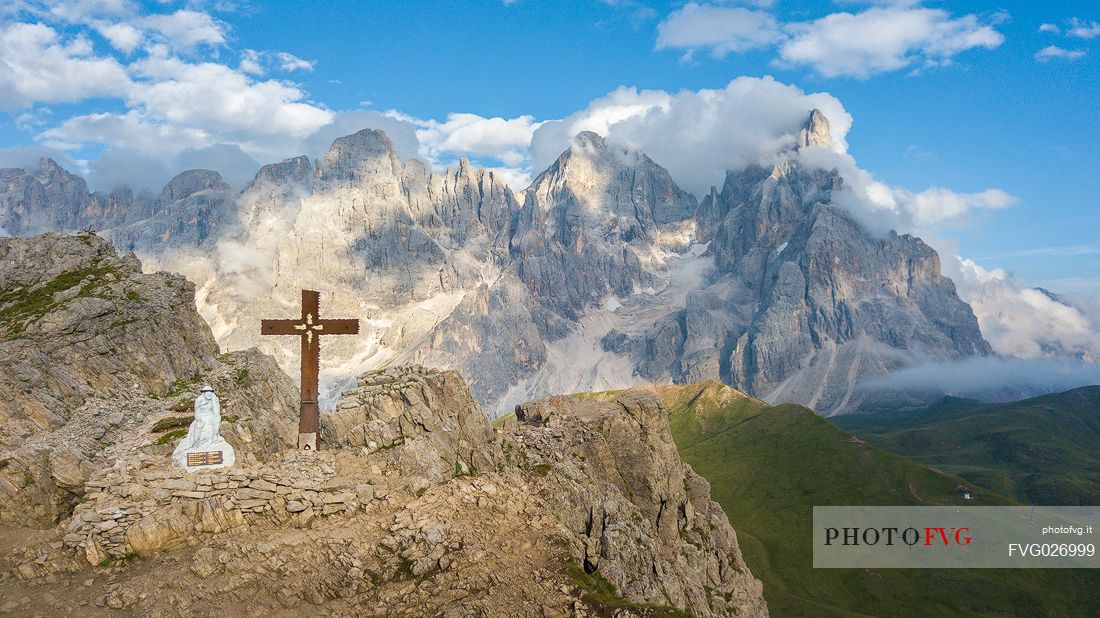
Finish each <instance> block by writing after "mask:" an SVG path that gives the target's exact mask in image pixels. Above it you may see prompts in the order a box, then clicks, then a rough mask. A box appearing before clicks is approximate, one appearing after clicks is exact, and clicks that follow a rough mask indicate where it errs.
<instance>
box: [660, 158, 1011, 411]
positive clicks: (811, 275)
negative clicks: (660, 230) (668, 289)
mask: <svg viewBox="0 0 1100 618" xmlns="http://www.w3.org/2000/svg"><path fill="white" fill-rule="evenodd" d="M746 177H747V178H748V179H749V181H748V182H745V180H746ZM841 186H842V182H841V179H840V178H839V176H838V175H836V174H835V173H834V172H821V171H813V170H805V169H802V168H800V167H799V166H798V165H797V164H795V163H793V162H784V163H780V164H777V165H775V166H774V167H773V168H772V169H770V170H767V169H764V168H751V169H749V170H747V171H745V172H743V173H742V175H741V176H740V177H733V175H732V174H731V175H730V176H729V177H727V182H726V185H725V187H724V188H723V190H722V192H721V193H718V194H714V195H711V196H708V197H707V200H705V202H704V208H703V209H702V211H703V212H707V213H711V216H712V217H713V219H712V220H711V222H709V223H706V222H701V224H700V226H701V227H704V228H708V229H713V230H715V231H714V235H713V237H712V238H711V244H710V248H709V251H710V253H711V254H712V255H713V257H714V262H715V271H714V275H713V280H712V281H711V283H710V285H709V286H707V288H705V289H703V290H700V291H698V292H695V293H694V294H692V295H691V296H689V298H688V302H687V306H686V308H685V309H684V310H683V311H682V312H680V313H678V314H676V315H674V316H672V317H671V318H670V319H668V320H667V321H666V322H664V323H663V324H661V325H659V326H658V327H656V328H655V329H654V330H653V331H651V334H650V335H649V337H648V338H647V343H646V349H645V352H644V360H643V364H642V365H641V366H642V367H643V368H644V369H645V370H648V371H647V374H646V375H647V376H649V377H650V378H651V379H660V378H664V379H668V378H672V379H674V380H676V381H691V380H697V379H701V378H704V377H709V376H713V375H715V374H717V375H718V376H719V377H720V378H721V379H722V380H723V381H725V382H727V383H728V384H732V385H734V386H735V387H738V388H741V389H743V390H746V391H748V392H751V393H756V394H758V395H761V396H764V397H765V398H766V399H769V400H772V401H799V402H802V403H805V404H807V405H809V406H811V407H814V408H816V409H819V410H822V411H825V412H830V411H843V410H845V409H849V408H850V407H853V406H854V404H855V403H856V401H857V399H858V397H859V396H860V395H859V394H858V392H857V389H856V384H855V382H856V379H857V378H867V377H871V376H875V375H881V374H883V373H886V372H888V371H889V370H892V369H895V368H897V367H900V366H902V365H904V364H906V363H909V362H912V361H913V360H916V359H922V358H939V359H956V358H963V357H968V356H975V355H988V354H990V353H991V350H990V347H989V344H988V343H986V341H985V340H984V339H983V338H982V336H981V333H980V331H979V329H978V324H977V320H976V319H975V317H974V314H973V312H972V311H971V309H970V307H969V306H968V305H967V304H966V303H964V302H963V301H962V300H960V299H959V298H958V296H957V295H956V292H955V286H954V284H953V283H952V282H951V281H950V280H949V279H947V278H945V277H943V276H942V275H941V272H940V262H939V256H938V255H937V254H936V252H935V251H933V250H932V249H931V248H930V247H928V246H927V245H926V244H924V243H923V242H922V241H921V240H920V239H919V238H916V237H913V236H910V235H908V234H906V235H901V236H899V235H897V234H895V233H893V232H891V233H889V234H887V235H886V236H885V237H881V238H880V237H876V236H873V235H872V234H870V233H868V232H867V231H865V230H864V229H863V227H862V226H861V225H860V224H859V223H857V222H856V221H855V220H853V219H852V218H851V216H850V215H849V214H848V213H847V211H845V210H843V209H841V208H839V207H837V206H834V205H832V193H833V192H834V191H838V190H840V187H841ZM853 398H856V399H853Z"/></svg>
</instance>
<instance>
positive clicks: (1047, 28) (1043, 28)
mask: <svg viewBox="0 0 1100 618" xmlns="http://www.w3.org/2000/svg"><path fill="white" fill-rule="evenodd" d="M1061 31H1062V30H1061V29H1060V28H1059V27H1058V26H1055V25H1054V24H1039V32H1053V33H1054V34H1058V33H1059V32H1061Z"/></svg>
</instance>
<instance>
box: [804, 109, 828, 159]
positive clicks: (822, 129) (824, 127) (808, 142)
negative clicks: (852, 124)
mask: <svg viewBox="0 0 1100 618" xmlns="http://www.w3.org/2000/svg"><path fill="white" fill-rule="evenodd" d="M809 146H820V147H822V148H832V147H833V136H832V135H831V134H830V133H829V119H828V118H826V117H825V114H823V113H821V110H819V109H814V110H812V111H811V112H810V118H809V120H807V121H806V126H805V127H804V128H803V129H802V130H801V131H800V132H799V133H798V148H799V150H801V149H803V148H807V147H809Z"/></svg>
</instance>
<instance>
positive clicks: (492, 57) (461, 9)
mask: <svg viewBox="0 0 1100 618" xmlns="http://www.w3.org/2000/svg"><path fill="white" fill-rule="evenodd" d="M9 4H10V3H9ZM0 19H2V20H3V22H2V23H3V32H4V35H3V36H4V38H3V39H2V42H0V164H5V165H25V164H27V163H29V160H30V159H31V158H32V157H34V156H37V155H38V154H41V153H42V152H49V153H53V154H56V156H58V157H60V158H66V157H67V158H68V163H69V165H71V166H72V167H73V168H75V169H79V170H81V171H85V172H87V173H88V174H89V180H90V181H91V182H92V183H93V185H94V184H97V181H98V184H102V183H106V182H107V181H108V180H111V181H113V180H118V179H126V180H130V181H131V182H136V183H140V182H141V177H147V178H150V179H154V178H155V179H156V182H160V181H161V177H162V176H164V175H166V174H170V173H172V172H175V171H178V168H180V167H181V166H183V165H186V164H198V165H203V164H205V165H209V166H215V164H222V165H224V166H225V167H226V168H233V167H234V166H237V167H239V168H241V169H242V171H241V175H242V177H243V176H246V172H245V170H246V169H247V168H249V167H250V166H251V165H254V164H255V163H256V162H259V163H266V162H269V161H270V160H273V159H274V158H280V157H281V156H289V155H291V154H295V153H296V152H298V151H301V152H308V153H309V154H314V155H315V154H316V152H315V151H316V150H317V149H318V148H320V147H321V146H319V145H318V144H323V143H324V142H326V141H328V140H331V138H332V137H335V136H336V135H338V134H340V133H347V132H351V131H353V130H355V129H356V128H361V127H360V126H357V123H358V124H363V125H364V126H365V125H366V124H377V125H378V126H380V127H381V128H386V129H387V130H388V131H390V132H393V133H400V132H401V131H403V130H404V131H405V132H406V133H407V135H405V137H404V138H401V137H400V136H398V135H395V141H398V142H399V146H401V145H402V144H405V152H403V154H404V155H405V156H410V155H414V154H415V155H419V156H422V157H424V158H428V159H430V160H432V161H433V162H434V163H436V164H440V165H442V164H446V163H447V162H449V161H453V159H454V158H455V157H457V156H462V155H465V156H471V157H472V158H474V159H476V160H478V161H479V162H481V163H484V164H486V165H490V166H495V167H498V168H501V169H502V170H504V169H510V170H512V171H514V172H515V174H514V175H513V176H512V177H513V178H518V179H522V178H523V177H524V176H523V175H524V174H527V175H529V174H530V173H532V172H534V173H537V172H538V171H539V170H538V169H534V167H533V166H534V164H535V162H536V161H538V160H540V159H539V157H538V156H536V155H532V154H531V153H530V152H529V151H528V149H527V143H528V142H529V141H530V138H531V134H532V131H533V130H534V127H537V126H538V123H540V122H542V121H549V120H556V119H562V118H567V117H570V116H571V115H575V114H577V113H578V112H580V111H581V110H584V109H585V108H586V107H587V106H589V105H590V103H591V102H593V101H598V100H601V99H602V98H604V97H606V96H607V95H608V94H609V93H611V92H612V91H615V90H616V89H617V88H619V87H621V86H628V87H636V88H638V89H641V90H657V91H664V92H665V93H669V94H670V95H675V94H676V93H679V92H681V91H688V92H694V91H699V90H721V89H723V88H725V87H726V85H727V84H729V83H730V81H731V80H733V79H735V78H737V77H739V76H753V77H761V76H766V75H770V76H772V77H774V78H775V80H776V81H778V82H781V83H782V84H789V85H792V86H793V87H795V88H797V89H799V90H801V91H803V92H805V93H818V92H821V93H828V94H829V95H832V97H835V98H836V99H838V100H839V102H840V103H841V104H842V105H843V109H844V110H846V112H847V113H848V114H850V116H851V118H852V125H851V129H850V130H849V131H848V133H847V135H846V141H847V145H848V148H847V152H848V154H850V155H851V156H852V157H853V158H854V159H855V161H857V162H858V165H859V167H860V168H862V169H863V170H866V171H868V172H870V174H873V176H874V178H875V179H876V180H877V181H881V182H882V183H884V184H886V185H888V186H890V187H895V188H898V189H900V190H902V191H907V192H910V193H912V194H917V195H921V192H923V191H925V190H926V189H929V188H930V187H938V188H946V189H949V190H950V191H952V192H955V193H957V194H960V195H964V196H966V195H977V194H979V193H980V192H983V191H986V190H989V189H995V190H998V191H1002V192H1004V193H1005V194H1007V195H1010V196H1012V197H1013V198H1015V199H1014V200H1007V201H1003V202H1002V201H998V202H997V203H996V204H994V206H996V207H992V206H990V207H985V206H981V205H978V206H974V205H973V203H972V202H973V200H971V201H970V202H966V205H965V206H964V207H963V210H964V212H961V213H960V214H958V215H957V216H951V217H947V218H944V219H942V220H937V221H934V222H929V224H928V225H926V226H925V227H923V228H922V229H925V230H926V232H927V233H928V234H929V235H932V236H935V237H936V238H938V239H940V240H941V242H942V241H953V242H954V243H956V245H955V246H957V250H958V252H959V253H960V254H961V255H963V256H966V257H970V258H974V259H975V260H976V261H977V262H979V263H980V264H982V265H983V266H985V267H986V268H993V267H1001V268H1005V269H1008V270H1009V271H1011V272H1013V273H1015V274H1017V275H1018V276H1020V277H1021V278H1023V279H1026V280H1027V281H1029V282H1031V283H1034V284H1038V285H1044V286H1047V287H1050V288H1052V289H1054V290H1055V291H1061V292H1069V293H1074V294H1077V295H1082V296H1085V295H1091V294H1095V293H1097V292H1100V275H1098V274H1097V273H1100V238H1098V236H1097V234H1096V230H1097V229H1098V227H1100V212H1098V210H1097V208H1096V206H1097V201H1098V198H1097V196H1100V155H1098V153H1097V146H1096V144H1097V142H1098V140H1100V113H1097V112H1096V109H1095V105H1094V103H1095V96H1096V92H1097V91H1098V86H1100V69H1098V65H1097V59H1098V58H1100V26H1098V25H1097V24H1096V22H1097V21H1098V20H1100V10H1098V7H1096V5H1095V4H1093V3H1089V2H1079V3H1033V2H1007V3H1001V4H988V3H976V2H926V3H923V4H921V3H913V2H902V3H874V2H856V1H850V0H841V1H837V2H817V3H805V2H797V3H796V2H787V1H784V0H775V1H774V2H768V1H757V2H739V3H738V2H709V3H706V2H699V3H683V2H672V3H658V2H643V1H641V0H638V1H633V0H608V1H599V0H592V1H578V2H573V3H568V4H567V3H562V2H549V1H546V0H516V1H514V2H508V3H504V2H500V1H499V0H497V1H490V0H487V1H485V2H416V3H412V2H403V3H389V2H386V3H382V2H326V3H306V2H277V3H274V2H273V3H259V2H255V3H242V2H230V1H211V2H190V3H187V2H148V3H131V2H128V1H126V0H77V1H72V2H51V1H31V2H16V3H14V4H11V6H9V7H8V8H6V9H0ZM892 46H893V47H892ZM895 48H896V50H897V51H896V53H892V52H890V50H891V49H895ZM1044 50H1045V51H1044ZM5 66H6V67H7V69H6V70H5ZM211 84H216V88H217V89H219V91H220V92H221V93H223V94H220V95H218V96H212V95H211V92H210V91H209V90H205V89H204V88H210V87H211ZM386 113H389V116H383V114H386ZM456 113H466V114H473V115H476V117H461V118H460V120H461V122H453V123H448V120H449V116H450V115H451V114H456ZM478 119H480V120H478ZM490 119H498V121H497V122H495V123H494V122H488V120H490ZM396 123H404V124H400V126H399V125H398V124H396ZM326 127H327V128H326ZM463 127H464V128H463ZM345 129H346V130H345ZM401 139H404V141H403V142H401V141H400V140H401ZM295 149H297V150H295ZM721 156H722V152H721V151H720V150H719V151H715V153H714V157H715V158H720V157H721ZM101 157H102V158H101ZM24 160H26V161H24ZM662 163H663V162H662ZM669 167H670V169H672V166H669ZM97 174H98V176H97ZM127 175H129V176H138V178H130V177H128V176H127ZM230 175H231V174H230V173H229V172H227V176H230ZM149 182H150V184H154V181H153V180H149ZM516 182H520V181H519V180H517V181H516ZM713 182H714V183H715V184H718V183H720V182H721V178H715V179H714V181H713ZM696 192H698V191H696ZM926 195H931V194H926ZM964 201H965V200H964ZM1008 201H1011V203H1010V204H1009V203H1008ZM944 246H950V245H947V244H941V250H942V247H944Z"/></svg>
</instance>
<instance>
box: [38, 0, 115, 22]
mask: <svg viewBox="0 0 1100 618" xmlns="http://www.w3.org/2000/svg"><path fill="white" fill-rule="evenodd" d="M38 4H41V5H44V6H40V7H35V8H38V10H39V11H41V12H46V13H48V14H49V15H51V16H53V17H56V18H58V19H61V20H63V21H67V22H69V23H74V24H86V23H91V22H92V21H94V20H100V19H106V18H111V17H122V16H126V15H130V14H132V13H133V12H134V9H135V6H134V3H133V2H132V1H131V0H51V1H47V2H43V3H38Z"/></svg>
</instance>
